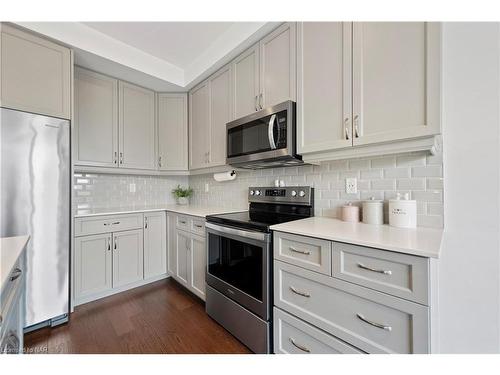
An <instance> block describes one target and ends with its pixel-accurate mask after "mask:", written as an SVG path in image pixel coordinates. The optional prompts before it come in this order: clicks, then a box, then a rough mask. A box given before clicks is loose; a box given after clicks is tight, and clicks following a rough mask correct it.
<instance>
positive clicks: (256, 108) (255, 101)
mask: <svg viewBox="0 0 500 375" xmlns="http://www.w3.org/2000/svg"><path fill="white" fill-rule="evenodd" d="M258 98H259V95H255V100H254V103H253V104H254V107H255V110H256V111H258V110H259V107H258V105H257V100H258Z"/></svg>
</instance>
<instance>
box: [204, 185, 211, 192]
mask: <svg viewBox="0 0 500 375" xmlns="http://www.w3.org/2000/svg"><path fill="white" fill-rule="evenodd" d="M209 191H210V185H209V184H208V183H207V184H205V193H208V192H209Z"/></svg>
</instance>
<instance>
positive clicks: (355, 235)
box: [271, 217, 443, 258]
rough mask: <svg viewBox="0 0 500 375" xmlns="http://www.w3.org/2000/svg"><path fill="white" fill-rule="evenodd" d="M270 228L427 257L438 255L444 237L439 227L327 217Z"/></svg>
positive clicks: (437, 256)
mask: <svg viewBox="0 0 500 375" xmlns="http://www.w3.org/2000/svg"><path fill="white" fill-rule="evenodd" d="M271 229H272V230H275V231H280V232H287V233H293V234H298V235H303V236H309V237H316V238H322V239H325V240H330V241H337V242H345V243H350V244H354V245H361V246H367V247H374V248H378V249H384V250H390V251H396V252H399V253H405V254H412V255H419V256H423V257H430V258H439V255H440V250H441V240H442V237H443V230H442V229H432V228H415V229H407V228H395V227H391V226H389V225H370V224H363V223H348V222H345V221H341V220H338V219H333V218H327V217H311V218H307V219H301V220H296V221H291V222H288V223H283V224H277V225H273V226H271Z"/></svg>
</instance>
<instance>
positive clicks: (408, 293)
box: [333, 242, 429, 305]
mask: <svg viewBox="0 0 500 375" xmlns="http://www.w3.org/2000/svg"><path fill="white" fill-rule="evenodd" d="M333 276H334V277H337V278H339V279H343V280H346V281H350V282H353V283H355V284H359V285H363V286H366V287H368V288H372V289H375V290H379V291H381V292H384V293H388V294H392V295H394V296H397V297H401V298H405V299H409V300H411V301H415V302H419V303H422V304H424V305H428V303H429V293H428V288H429V260H428V259H427V258H423V257H417V256H412V255H407V254H399V253H394V252H390V251H385V250H378V249H370V248H367V247H362V246H355V245H349V244H344V243H337V242H335V243H333Z"/></svg>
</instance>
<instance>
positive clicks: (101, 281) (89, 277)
mask: <svg viewBox="0 0 500 375" xmlns="http://www.w3.org/2000/svg"><path fill="white" fill-rule="evenodd" d="M111 242H112V241H111V234H110V233H104V234H97V235H93V236H83V237H76V238H75V262H74V282H75V285H74V291H75V302H76V303H77V304H78V303H80V302H84V301H85V300H90V299H92V298H91V297H92V296H94V295H98V294H101V293H103V292H106V291H109V290H110V289H111V287H112V284H111V273H112V266H111V247H112V243H111Z"/></svg>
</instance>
